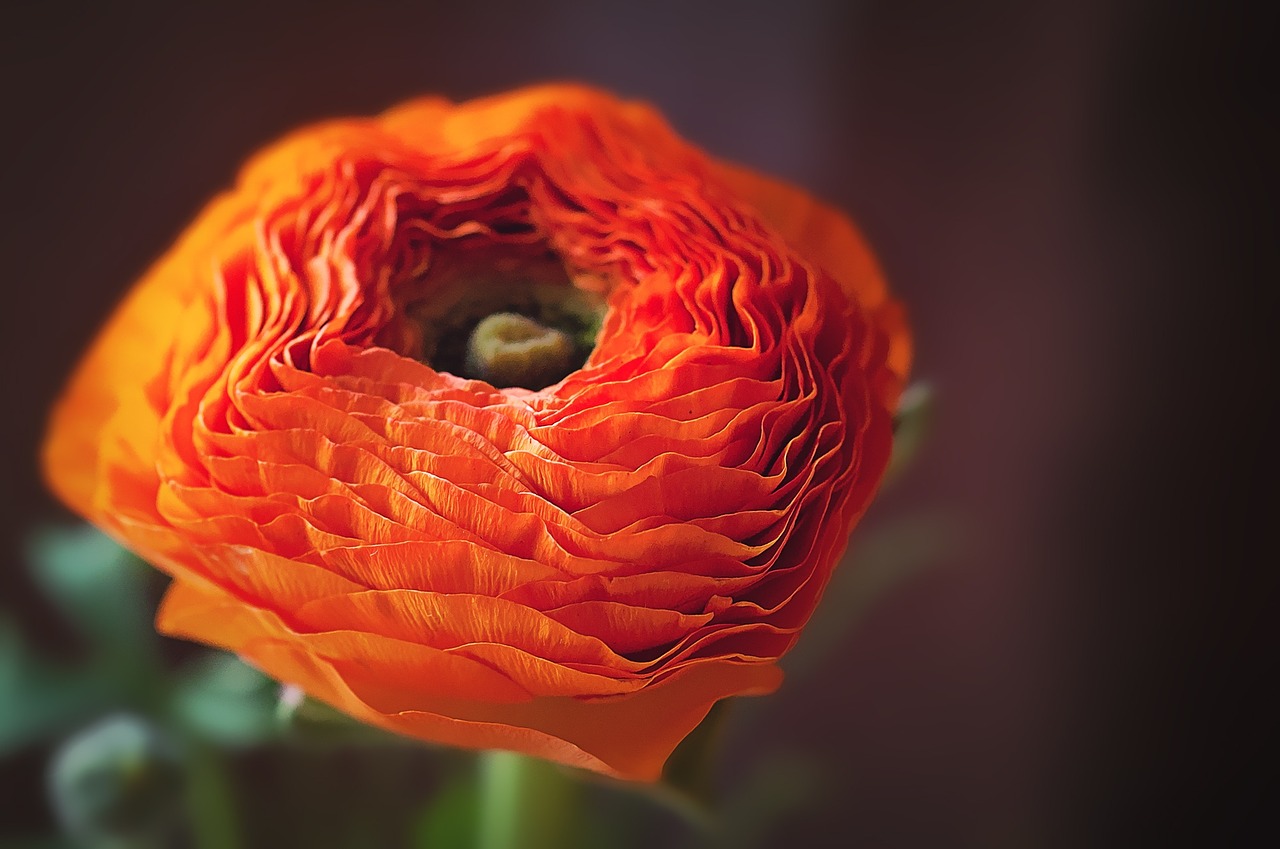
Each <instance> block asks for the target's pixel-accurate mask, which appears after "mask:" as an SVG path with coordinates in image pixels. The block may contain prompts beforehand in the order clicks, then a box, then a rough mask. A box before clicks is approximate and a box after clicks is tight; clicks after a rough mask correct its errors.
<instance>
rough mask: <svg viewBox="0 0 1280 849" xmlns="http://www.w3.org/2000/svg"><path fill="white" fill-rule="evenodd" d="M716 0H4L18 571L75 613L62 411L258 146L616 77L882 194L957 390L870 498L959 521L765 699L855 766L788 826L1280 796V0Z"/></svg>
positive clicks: (6, 337)
mask: <svg viewBox="0 0 1280 849" xmlns="http://www.w3.org/2000/svg"><path fill="white" fill-rule="evenodd" d="M683 5H684V4H668V3H655V4H649V3H643V4H642V3H637V4H608V3H603V4H600V3H591V4H587V3H584V4H580V5H573V4H561V3H557V4H551V5H540V4H528V5H524V4H519V5H517V4H494V3H465V4H464V3H454V4H444V3H420V4H391V3H381V4H356V3H349V4H339V3H315V4H312V3H302V2H292V3H255V4H248V5H244V6H242V7H239V8H226V7H220V8H218V9H216V10H214V9H197V8H189V7H187V6H186V4H169V5H153V6H150V7H139V6H124V7H120V8H117V9H114V10H110V11H108V10H106V9H92V10H89V9H86V10H68V9H53V8H49V9H44V10H38V9H37V8H36V7H35V6H32V7H31V8H24V9H20V10H17V11H15V10H14V9H12V8H9V7H6V10H5V11H4V12H3V13H0V16H2V17H0V43H2V45H3V54H2V57H3V58H2V60H0V61H3V63H4V65H3V75H2V76H3V79H2V81H0V85H2V86H3V90H4V95H5V97H4V103H5V112H4V115H5V119H4V127H5V128H4V130H3V133H0V145H2V146H3V156H2V157H0V163H3V165H2V166H0V186H2V187H3V192H2V195H3V198H4V205H3V207H0V209H3V210H4V213H3V215H4V219H3V225H4V226H3V228H0V242H2V244H3V266H2V267H3V274H4V280H5V282H4V294H5V301H4V304H3V322H4V323H3V335H2V344H3V346H4V348H3V360H4V363H5V368H6V377H5V383H4V389H5V397H6V398H7V399H8V403H7V404H6V413H5V415H4V417H3V418H2V419H0V424H2V425H3V428H4V431H3V437H2V438H0V444H3V445H4V446H5V447H6V449H7V450H6V452H5V462H6V468H5V478H6V492H5V495H6V505H5V510H4V511H3V514H2V515H0V520H2V523H3V528H2V529H3V540H4V544H5V551H6V555H7V556H6V559H5V563H6V565H5V567H4V568H3V570H0V587H2V588H3V602H4V606H5V607H6V608H10V609H15V608H16V609H19V610H20V614H21V616H22V618H23V621H24V622H25V624H26V625H27V626H28V627H29V628H30V629H31V630H32V631H33V632H35V633H37V634H40V635H42V636H43V637H45V638H47V639H51V640H56V639H57V633H56V631H57V628H56V626H54V625H53V624H51V623H50V622H49V621H47V618H46V617H47V611H46V609H45V607H44V606H42V603H41V602H40V600H39V599H38V598H36V597H35V596H34V593H33V591H32V589H31V587H30V585H29V582H28V580H27V579H26V578H25V576H24V574H23V570H22V568H21V555H20V553H19V552H20V540H21V537H22V535H23V534H24V532H25V531H26V529H27V528H29V527H30V526H32V524H33V523H36V522H39V521H44V520H47V519H49V518H59V517H63V514H62V513H60V511H59V508H57V507H56V505H55V504H54V503H53V502H52V500H51V499H50V498H49V497H48V496H46V495H45V494H44V493H43V490H42V488H41V486H40V485H39V483H38V478H37V475H36V471H35V463H34V455H35V450H36V445H37V443H38V439H39V434H40V429H41V427H42V416H43V414H44V411H45V410H47V408H48V406H49V404H50V403H51V401H52V399H53V397H54V394H55V392H56V391H57V389H58V387H59V384H60V382H61V380H62V379H63V378H64V376H65V375H66V374H67V372H68V371H69V369H70V368H71V366H72V364H73V362H74V361H75V359H76V357H77V356H78V354H79V353H80V351H81V350H82V348H83V346H84V345H85V344H87V342H88V340H89V339H90V337H91V334H92V333H93V330H94V328H95V327H96V326H97V325H98V324H99V323H100V322H101V320H102V319H103V317H104V316H105V314H106V312H107V311H108V310H109V308H110V306H111V305H112V304H113V302H115V301H116V300H117V299H118V298H119V297H120V295H121V294H122V293H123V292H124V291H125V289H126V287H127V286H128V285H129V284H130V282H131V281H132V280H133V279H134V278H136V276H137V275H138V274H139V273H140V272H141V271H142V270H143V269H144V268H145V267H146V265H147V264H148V262H149V261H150V260H151V259H152V258H154V256H155V255H156V254H157V253H158V252H159V251H160V250H162V249H163V248H164V247H165V246H166V245H167V244H168V243H169V242H170V241H171V240H172V239H173V237H174V236H175V235H176V234H177V233H178V232H179V231H180V230H181V228H182V227H183V226H184V225H185V224H186V223H187V222H188V221H189V220H190V218H191V217H192V216H193V215H194V213H195V212H196V211H197V210H198V209H199V208H200V206H201V205H202V203H203V202H204V201H205V200H206V199H207V198H208V197H209V196H210V195H211V194H212V193H214V192H215V191H216V190H218V189H219V188H221V187H223V186H225V185H226V184H227V183H228V182H229V181H230V180H231V179H232V177H233V175H234V173H235V170H236V167H237V165H238V164H239V163H240V162H241V161H242V160H243V159H244V158H245V157H246V156H247V155H248V154H249V153H251V152H252V151H253V150H254V149H256V148H257V147H259V146H260V145H262V144H263V143H265V142H267V141H269V140H271V139H272V138H274V137H276V136H278V135H279V134H281V133H282V132H284V131H286V130H288V129H290V128H292V127H295V126H296V125H298V124H300V123H303V122H306V121H309V120H313V119H319V118H324V117H329V116H334V115H343V114H368V113H371V112H375V111H378V110H380V109H382V108H385V107H386V106H388V105H391V104H393V103H395V102H396V101H397V100H399V99H402V98H405V97H407V96H411V95H414V94H419V93H423V92H442V93H445V94H447V95H450V96H453V97H455V98H464V97H468V96H472V95H476V94H482V93H489V92H494V91H498V90H501V89H504V88H508V87H511V86H513V85H516V84H520V83H524V82H530V81H538V80H545V79H554V78H575V79H582V80H586V81H590V82H595V83H597V84H600V85H604V86H607V87H610V88H614V89H616V90H618V91H620V92H621V93H623V94H627V95H632V96H637V97H642V98H645V99H648V100H651V101H653V102H654V103H656V104H657V105H658V106H659V107H661V108H662V109H663V110H664V111H665V112H666V113H667V114H668V116H669V117H670V119H671V121H672V122H673V123H674V124H675V126H676V127H677V128H678V129H679V130H680V131H681V132H682V133H684V134H685V135H686V136H688V137H689V138H691V139H693V140H694V141H696V142H697V143H699V144H701V145H702V146H704V147H705V148H707V149H708V150H710V151H712V152H713V153H715V154H717V155H720V156H725V157H730V158H734V159H737V160H740V161H742V162H744V163H747V164H749V165H752V166H755V167H757V168H759V169H761V170H765V171H771V172H775V173H778V174H781V175H783V176H786V177H789V178H791V179H792V180H795V181H796V182H799V183H801V184H804V185H806V186H808V187H810V188H811V189H813V190H814V191H816V192H818V193H819V194H821V195H824V196H826V197H827V198H828V199H830V200H832V201H834V202H835V203H837V204H838V205H841V206H843V207H845V208H847V209H849V210H850V211H851V212H852V213H853V214H854V215H855V217H856V218H857V219H858V220H859V222H860V223H861V225H862V226H863V227H864V229H865V231H866V232H867V234H868V236H869V238H870V240H871V242H872V244H873V245H875V246H876V248H877V249H878V251H879V252H880V255H881V257H882V260H883V263H884V266H885V267H886V269H887V272H888V274H889V276H890V278H891V280H892V282H893V285H894V286H895V287H896V290H897V291H898V292H899V293H900V294H901V296H902V297H903V298H904V299H905V300H906V302H907V303H908V305H909V307H910V309H911V312H912V314H913V316H914V323H915V329H916V332H917V334H918V351H919V355H918V368H917V373H918V375H919V376H920V377H922V378H926V379H928V380H929V381H931V382H932V383H933V384H934V385H935V386H936V387H937V389H938V398H939V405H940V412H939V415H938V420H937V426H936V430H935V432H934V437H933V439H932V441H931V443H930V444H929V446H928V448H927V450H926V452H925V454H924V456H923V457H922V459H921V463H920V465H919V466H918V467H916V469H915V470H914V471H913V472H912V474H911V476H910V477H909V478H908V479H907V480H906V481H905V482H904V483H903V484H902V485H901V486H900V487H899V488H897V490H896V491H894V492H892V493H890V494H889V496H888V497H887V498H886V499H884V501H883V502H882V503H881V504H879V505H878V506H877V508H876V512H875V514H874V515H873V517H872V519H871V521H872V522H881V521H886V520H888V519H890V518H892V517H894V516H901V515H907V514H909V513H912V512H914V511H921V510H923V511H930V512H939V511H941V512H944V513H946V514H948V515H951V516H953V517H955V519H956V520H957V522H958V525H959V527H961V528H962V529H963V533H962V534H961V535H960V538H959V539H958V540H957V542H956V544H955V545H953V546H952V547H951V549H950V550H949V553H948V554H947V555H946V556H945V557H944V558H943V562H941V563H939V564H937V565H936V566H935V567H934V569H933V570H932V571H931V572H930V573H929V574H928V575H926V576H925V577H923V578H921V579H919V580H917V581H914V582H912V583H911V584H909V585H907V586H906V587H904V588H903V589H901V590H900V591H899V592H897V593H895V594H894V595H892V596H891V597H890V598H889V599H888V600H886V601H885V603H883V604H882V605H880V606H879V607H878V608H877V609H876V611H875V612H874V613H873V614H872V615H871V617H870V618H869V619H867V621H865V622H864V623H862V624H861V625H860V626H859V627H858V628H857V629H856V631H855V632H854V633H853V634H852V635H851V636H850V638H849V640H848V642H847V646H846V647H845V651H844V652H843V653H842V654H841V655H840V656H839V658H838V659H837V661H836V662H834V663H832V664H828V666H827V667H826V668H825V670H824V673H823V675H821V676H819V677H818V678H816V679H811V680H809V681H806V682H801V683H799V684H797V685H795V686H794V687H786V688H784V690H783V692H782V693H781V694H780V695H778V696H777V697H775V698H774V700H773V701H772V702H771V703H770V704H769V705H768V706H767V707H766V708H763V710H764V711H765V717H766V719H767V725H766V727H768V728H769V729H770V735H769V739H768V740H766V741H764V742H763V743H761V744H760V745H761V746H762V748H764V749H771V748H772V749H779V750H782V749H787V748H792V749H798V750H801V751H816V752H822V753H824V757H825V758H826V759H827V761H828V763H829V764H830V765H831V772H830V776H831V786H830V787H829V788H828V790H827V793H826V794H825V796H824V798H823V801H822V802H821V804H820V805H819V806H818V807H817V810H816V811H815V812H813V813H811V814H810V815H807V816H805V817H804V818H803V819H800V820H798V821H796V822H793V823H790V824H789V826H788V839H787V840H786V841H785V844H786V845H796V846H809V845H867V846H877V847H899V846H900V847H933V846H966V847H967V846H975V847H977V846H982V847H1006V846H1007V847H1015V846H1017V847H1022V846H1064V847H1065V846H1111V845H1114V846H1133V845H1145V844H1150V845H1170V842H1169V841H1170V840H1171V839H1172V838H1174V837H1178V836H1180V837H1183V838H1186V839H1189V840H1190V841H1191V842H1192V843H1193V844H1199V845H1210V844H1212V845H1231V844H1234V843H1236V842H1237V841H1243V840H1244V835H1245V834H1246V833H1247V832H1248V830H1250V829H1256V828H1258V827H1261V826H1264V825H1266V826H1268V827H1269V828H1270V830H1271V831H1272V832H1274V831H1275V828H1274V825H1273V824H1272V823H1271V822H1265V820H1268V819H1269V820H1274V811H1272V812H1271V813H1270V814H1268V813H1267V811H1266V810H1265V803H1266V802H1267V801H1269V800H1271V801H1273V799H1272V797H1270V796H1264V792H1263V788H1264V785H1263V784H1261V783H1258V782H1256V781H1255V780H1254V779H1253V777H1252V774H1251V770H1252V768H1261V767H1263V766H1264V765H1265V766H1266V768H1267V770H1268V771H1269V774H1270V775H1271V776H1272V777H1273V778H1274V774H1275V772H1274V761H1273V760H1270V759H1267V758H1266V757H1265V755H1264V753H1265V752H1266V751H1267V747H1268V746H1269V745H1270V744H1271V743H1274V739H1275V738H1274V733H1275V732H1274V717H1275V715H1276V712H1275V709H1274V702H1268V701H1267V700H1265V699H1264V698H1263V696H1264V693H1266V692H1268V688H1267V687H1266V686H1265V684H1266V683H1267V679H1268V678H1273V677H1274V667H1272V668H1271V671H1270V672H1266V671H1265V667H1263V666H1262V665H1261V661H1262V660H1263V659H1264V658H1265V657H1266V653H1265V651H1264V646H1265V640H1266V637H1268V636H1271V633H1270V632H1271V631H1272V630H1273V629H1268V628H1265V627H1264V625H1265V624H1266V623H1264V621H1263V617H1264V615H1265V614H1268V613H1270V612H1271V609H1270V608H1271V604H1272V599H1271V598H1270V597H1268V596H1267V595H1266V594H1265V592H1264V591H1269V590H1272V589H1274V580H1273V579H1271V578H1270V577H1269V575H1270V574H1274V570H1275V564H1276V559H1275V557H1274V549H1275V546H1274V543H1273V538H1274V526H1275V515H1276V514H1275V507H1276V498H1275V494H1274V493H1275V483H1274V480H1275V473H1276V471H1277V469H1276V464H1275V448H1274V443H1268V444H1266V445H1264V444H1263V443H1262V440H1261V436H1262V433H1263V431H1264V429H1265V430H1267V431H1268V432H1270V431H1273V430H1274V427H1272V424H1273V423H1274V421H1275V420H1274V419H1273V418H1270V417H1269V415H1268V414H1267V413H1266V411H1267V409H1268V407H1269V405H1268V404H1267V400H1268V399H1267V396H1268V395H1269V394H1273V393H1274V380H1269V379H1268V378H1269V377H1270V375H1269V373H1268V372H1269V371H1270V369H1272V368H1273V364H1272V363H1271V362H1270V361H1269V360H1268V358H1267V353H1266V351H1267V349H1266V346H1265V345H1264V344H1263V342H1262V341H1261V340H1262V337H1263V334H1264V333H1266V332H1270V331H1272V330H1273V329H1274V323H1275V319H1274V316H1275V313H1274V311H1273V306H1274V304H1273V299H1271V298H1269V297H1266V296H1264V292H1263V288H1262V285H1261V284H1262V281H1263V279H1264V278H1263V276H1262V273H1261V267H1260V265H1258V264H1257V263H1256V262H1255V257H1256V256H1257V258H1260V255H1257V252H1260V250H1261V248H1262V246H1263V242H1264V240H1267V239H1273V238H1274V234H1273V233H1272V232H1271V231H1270V230H1266V231H1265V232H1264V228H1263V225H1262V219H1261V218H1260V217H1259V216H1258V215H1257V214H1256V213H1257V212H1258V210H1259V206H1260V201H1261V200H1262V199H1263V198H1264V196H1266V195H1267V194H1268V193H1269V192H1270V184H1269V181H1271V180H1272V178H1273V177H1274V171H1275V155H1276V152H1277V150H1280V147H1277V146H1276V144H1275V141H1276V138H1275V133H1274V128H1273V126H1272V124H1271V121H1270V118H1271V116H1270V115H1269V114H1267V113H1268V111H1269V100H1267V99H1264V98H1262V97H1261V96H1257V95H1258V92H1256V91H1255V90H1254V89H1253V88H1251V83H1253V82H1254V81H1255V80H1257V79H1259V77H1260V75H1261V52H1260V39H1258V38H1257V33H1259V32H1260V31H1261V28H1260V27H1258V26H1256V25H1254V26H1250V25H1249V23H1250V22H1247V21H1243V20H1236V19H1234V16H1233V15H1232V14H1231V13H1230V12H1227V11H1220V12H1218V13H1215V15H1214V16H1213V17H1212V18H1201V17H1198V16H1194V15H1192V14H1190V13H1178V14H1171V13H1167V12H1164V11H1162V7H1163V5H1164V4H1155V3H1153V4H1149V5H1142V4H1120V5H1116V4H1104V3H1064V4H1060V5H1055V4H1048V5H1045V4H1038V5H1037V4H1031V5H1028V4H1023V3H1014V2H1008V3H992V2H983V3H978V4H950V3H944V2H928V3H917V4H904V3H894V2H861V3H853V4H851V5H849V6H847V7H846V5H844V4H841V3H838V2H834V0H833V2H829V3H801V2H793V3H790V4H786V9H785V10H784V9H783V8H781V5H780V6H779V7H778V8H773V7H766V6H764V5H763V4H753V3H748V4H737V5H735V6H734V7H733V8H732V10H731V9H729V8H727V7H726V8H721V7H720V5H719V4H713V3H705V4H688V5H689V6H690V7H695V6H696V7H695V8H683ZM535 7H536V8H535ZM1250 39H1253V42H1252V43H1251V42H1250ZM1255 97H1256V99H1255ZM1263 151H1265V152H1266V157H1265V158H1264V157H1263V156H1262V155H1261V154H1262V152H1263ZM1267 199H1268V200H1269V197H1268V198H1267ZM1268 282H1269V283H1270V284H1271V286H1272V287H1273V286H1274V280H1273V279H1272V280H1269V281H1268ZM1268 553H1269V554H1270V559H1267V558H1266V556H1265V555H1267V554H1268ZM1263 567H1265V570H1266V573H1267V575H1268V577H1267V578H1266V580H1265V582H1264V581H1263V579H1262V576H1263V574H1264V568H1263ZM1264 583H1265V586H1264ZM0 709H3V706H0ZM37 769H38V763H33V762H32V760H31V759H30V758H28V759H26V760H23V761H21V762H15V763H11V764H8V765H2V764H0V783H4V782H7V783H8V784H9V785H10V786H9V787H8V788H7V789H5V790H4V792H3V794H0V824H3V823H5V822H6V818H12V822H14V823H18V822H21V823H27V824H29V825H30V824H38V823H39V822H41V821H43V819H44V818H45V817H46V816H47V814H45V813H44V812H43V811H42V809H41V807H40V805H41V803H40V792H39V788H38V785H37V784H36V781H37V775H38V773H37V772H36V770H37ZM0 831H3V829H0ZM780 845H782V844H781V843H780Z"/></svg>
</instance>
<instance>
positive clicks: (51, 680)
mask: <svg viewBox="0 0 1280 849" xmlns="http://www.w3.org/2000/svg"><path fill="white" fill-rule="evenodd" d="M112 698H113V689H112V688H111V687H110V686H109V682H107V681H104V680H103V678H102V677H101V676H86V675H83V674H80V673H78V672H76V671H74V670H71V669H68V668H66V667H63V666H61V665H57V664H53V663H51V662H49V661H46V660H43V659H41V658H39V657H38V656H36V655H33V654H32V653H30V652H29V651H28V650H27V647H26V646H25V644H24V643H23V640H22V636H21V634H20V633H19V632H18V628H17V626H16V625H15V624H14V623H13V622H11V621H9V620H8V619H7V618H3V617H0V757H3V756H4V755H6V754H9V753H11V752H14V751H17V750H19V749H21V748H23V747H25V746H29V745H34V744H36V743H40V742H43V741H46V740H49V739H51V738H53V737H56V736H58V735H59V734H62V733H64V732H65V731H66V730H67V728H69V727H70V726H72V725H75V724H78V723H82V722H84V721H85V720H87V719H88V718H89V717H90V716H92V715H94V714H95V713H97V712H98V711H100V710H103V709H104V708H105V707H106V706H107V705H108V704H109V703H110V702H111V701H112Z"/></svg>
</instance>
